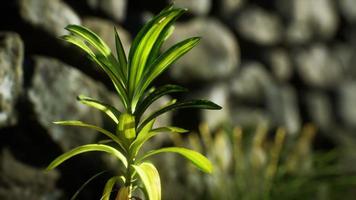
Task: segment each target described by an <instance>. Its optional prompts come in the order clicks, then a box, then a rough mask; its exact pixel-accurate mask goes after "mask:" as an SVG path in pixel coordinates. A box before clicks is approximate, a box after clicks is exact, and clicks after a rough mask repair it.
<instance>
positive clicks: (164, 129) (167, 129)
mask: <svg viewBox="0 0 356 200" xmlns="http://www.w3.org/2000/svg"><path fill="white" fill-rule="evenodd" d="M151 132H157V133H159V132H171V133H186V132H188V130H186V129H184V128H179V127H176V126H165V127H159V128H155V129H153V130H152V131H151Z"/></svg>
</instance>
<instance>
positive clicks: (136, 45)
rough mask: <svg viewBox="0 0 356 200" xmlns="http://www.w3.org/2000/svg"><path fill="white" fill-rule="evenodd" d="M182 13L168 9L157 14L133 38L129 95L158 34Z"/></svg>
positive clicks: (138, 79)
mask: <svg viewBox="0 0 356 200" xmlns="http://www.w3.org/2000/svg"><path fill="white" fill-rule="evenodd" d="M184 11H185V10H184V9H170V10H167V11H165V12H163V13H161V14H159V15H158V16H156V17H154V18H153V19H152V20H151V21H150V22H148V23H147V24H146V25H145V26H144V27H143V28H142V30H141V31H140V32H139V34H138V36H137V39H136V38H135V40H134V42H133V45H132V49H131V50H132V51H131V50H130V55H129V56H130V57H129V58H130V59H129V61H130V63H129V94H131V95H133V94H134V90H136V88H137V86H138V84H139V82H140V80H141V76H142V74H143V72H144V71H145V67H146V63H147V60H148V58H149V55H150V52H151V50H152V48H153V46H154V45H155V44H156V41H157V39H158V38H159V36H160V34H161V33H162V31H163V30H165V27H167V26H168V25H170V22H172V21H175V20H176V19H177V18H178V17H179V16H180V15H181V14H183V12H184Z"/></svg>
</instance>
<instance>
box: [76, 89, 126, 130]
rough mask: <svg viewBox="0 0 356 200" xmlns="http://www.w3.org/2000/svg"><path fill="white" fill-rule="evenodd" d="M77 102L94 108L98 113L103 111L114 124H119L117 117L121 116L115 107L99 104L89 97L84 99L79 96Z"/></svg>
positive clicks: (82, 96)
mask: <svg viewBox="0 0 356 200" xmlns="http://www.w3.org/2000/svg"><path fill="white" fill-rule="evenodd" d="M77 99H78V101H80V102H81V103H83V104H85V105H88V106H91V107H93V108H96V109H98V110H100V111H103V112H104V113H105V114H107V115H108V116H109V117H110V118H111V119H112V120H113V121H114V122H115V123H116V124H117V123H118V122H119V116H120V114H121V112H120V111H118V110H117V109H116V108H115V107H113V106H111V105H109V104H106V103H103V102H100V101H98V100H95V99H92V98H90V97H86V96H84V95H79V96H78V97H77Z"/></svg>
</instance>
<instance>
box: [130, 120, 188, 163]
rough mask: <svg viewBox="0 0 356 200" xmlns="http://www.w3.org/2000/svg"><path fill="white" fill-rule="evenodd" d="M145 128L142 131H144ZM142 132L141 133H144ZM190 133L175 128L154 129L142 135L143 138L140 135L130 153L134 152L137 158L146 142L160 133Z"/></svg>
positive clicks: (132, 145)
mask: <svg viewBox="0 0 356 200" xmlns="http://www.w3.org/2000/svg"><path fill="white" fill-rule="evenodd" d="M148 125H150V123H148V124H147V125H146V126H148ZM144 129H145V128H143V129H142V131H143V130H144ZM142 131H141V132H142ZM186 132H188V130H185V129H182V128H179V127H174V126H167V127H160V128H155V129H152V130H151V131H149V132H147V133H146V132H144V133H145V134H141V137H140V135H139V137H137V139H136V140H135V141H134V142H133V143H132V144H131V146H130V152H133V153H134V154H132V155H134V156H136V155H137V154H138V152H139V151H140V149H141V147H142V146H143V145H144V144H145V142H146V141H147V140H149V139H151V138H152V137H154V136H156V135H157V134H159V133H186Z"/></svg>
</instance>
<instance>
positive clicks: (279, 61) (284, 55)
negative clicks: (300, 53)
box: [266, 48, 293, 82]
mask: <svg viewBox="0 0 356 200" xmlns="http://www.w3.org/2000/svg"><path fill="white" fill-rule="evenodd" d="M266 60H267V63H268V65H269V68H270V69H271V72H272V74H273V76H274V77H275V78H276V79H277V80H278V81H281V82H287V81H289V80H290V78H291V77H292V75H293V66H292V61H291V58H290V56H289V54H288V52H287V51H286V50H285V49H282V48H277V49H271V50H270V51H268V53H267V55H266Z"/></svg>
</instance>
